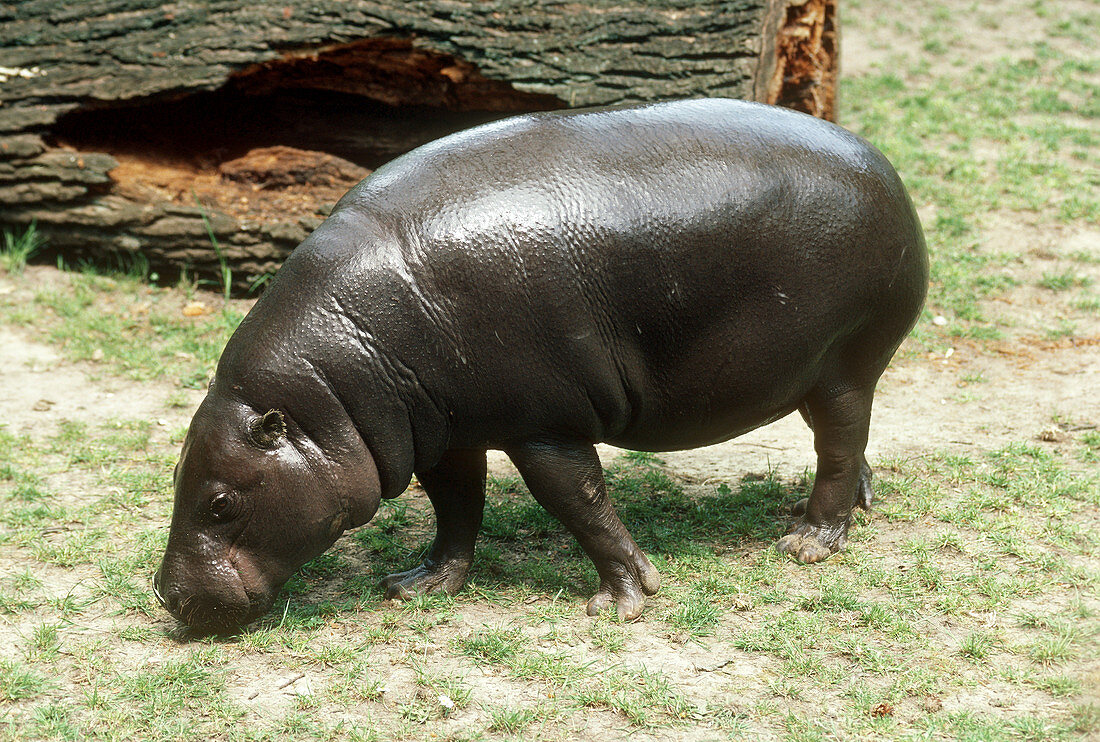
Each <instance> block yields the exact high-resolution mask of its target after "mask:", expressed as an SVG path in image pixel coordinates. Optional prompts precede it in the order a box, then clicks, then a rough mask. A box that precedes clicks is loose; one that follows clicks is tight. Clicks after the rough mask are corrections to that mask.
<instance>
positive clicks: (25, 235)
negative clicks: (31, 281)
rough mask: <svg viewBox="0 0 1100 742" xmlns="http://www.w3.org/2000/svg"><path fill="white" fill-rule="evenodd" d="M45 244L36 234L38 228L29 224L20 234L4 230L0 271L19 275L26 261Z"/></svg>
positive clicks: (0, 252) (33, 224)
mask: <svg viewBox="0 0 1100 742" xmlns="http://www.w3.org/2000/svg"><path fill="white" fill-rule="evenodd" d="M45 243H46V240H45V238H43V236H42V235H41V234H40V233H39V232H38V226H37V225H36V224H35V223H34V222H31V223H30V225H29V226H28V227H27V228H26V229H25V230H24V231H23V232H22V233H21V234H16V233H15V232H11V231H9V230H4V244H3V245H2V246H0V269H3V270H5V271H7V272H8V273H11V274H14V275H19V274H20V273H22V272H23V269H24V268H26V267H27V261H28V260H30V259H31V258H32V257H34V255H35V253H37V252H38V251H39V249H40V248H41V247H42V246H43V245H44V244H45Z"/></svg>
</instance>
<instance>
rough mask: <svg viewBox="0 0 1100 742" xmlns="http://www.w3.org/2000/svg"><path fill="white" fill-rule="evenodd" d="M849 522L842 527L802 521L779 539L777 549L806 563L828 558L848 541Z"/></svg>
mask: <svg viewBox="0 0 1100 742" xmlns="http://www.w3.org/2000/svg"><path fill="white" fill-rule="evenodd" d="M847 532H848V524H847V523H845V524H844V525H843V526H841V527H830V526H815V525H811V524H809V523H805V522H803V523H801V524H800V525H798V526H796V527H795V528H794V530H793V531H792V532H791V533H789V534H787V535H786V536H784V537H783V538H781V539H779V541H777V542H776V544H775V549H776V551H778V552H779V553H780V554H790V555H791V556H793V557H794V558H795V559H797V560H798V561H800V562H803V563H804V564H813V563H814V562H820V561H823V560H825V559H828V558H829V557H831V556H832V555H833V554H835V553H837V552H838V551H840V550H841V549H843V548H844V544H845V543H847V541H848V533H847Z"/></svg>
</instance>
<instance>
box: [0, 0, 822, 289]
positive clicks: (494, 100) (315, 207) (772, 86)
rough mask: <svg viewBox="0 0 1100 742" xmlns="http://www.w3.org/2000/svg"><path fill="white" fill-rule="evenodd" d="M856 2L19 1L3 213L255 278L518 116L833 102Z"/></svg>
mask: <svg viewBox="0 0 1100 742" xmlns="http://www.w3.org/2000/svg"><path fill="white" fill-rule="evenodd" d="M835 3H836V0H728V1H726V2H718V1H717V0H708V1H702V2H695V1H693V0H662V1H654V2H642V1H641V0H624V1H622V2H610V1H608V0H594V1H593V2H589V3H586V4H575V3H564V2H552V1H551V2H543V3H533V2H529V1H525V0H486V1H484V2H477V1H473V0H471V1H461V0H424V1H423V2H415V3H412V2H402V1H400V0H388V1H380V0H376V1H369V0H346V1H340V0H283V1H282V2H280V3H276V4H272V5H268V4H265V3H253V2H246V1H245V0H219V1H218V2H199V1H197V0H187V1H182V2H174V3H162V2H155V1H154V0H84V1H83V2H80V3H67V4H62V3H56V2H52V1H51V0H29V1H26V2H22V3H17V4H8V5H3V6H0V48H2V49H3V50H4V57H3V63H2V66H0V226H4V227H5V228H9V229H20V228H21V227H23V226H25V225H27V224H29V223H31V222H32V221H36V222H37V223H38V228H39V231H40V232H42V233H43V234H44V235H45V236H46V237H47V238H48V240H49V244H50V245H51V246H52V248H54V249H55V250H61V251H63V252H65V253H67V254H81V255H85V256H87V255H93V256H95V255H104V254H109V253H117V254H122V255H129V256H132V258H131V259H132V260H135V261H138V262H140V263H142V264H147V265H151V266H153V267H154V268H158V269H161V270H163V269H164V266H167V265H174V266H182V267H185V268H186V269H188V270H192V271H196V272H199V273H216V272H218V271H219V270H221V269H223V268H224V267H225V266H226V265H228V266H231V267H232V268H233V271H234V277H235V279H236V280H237V281H238V282H239V283H248V282H250V281H252V280H253V279H255V278H256V277H257V276H262V275H264V274H266V273H269V272H270V271H272V270H274V268H275V267H277V266H278V264H279V263H280V262H281V261H282V259H283V258H284V257H285V256H286V255H287V254H288V253H289V251H290V250H292V249H293V248H294V246H295V245H297V244H298V242H299V241H300V240H302V239H303V238H304V237H305V236H306V234H307V233H308V232H309V231H310V230H312V229H313V228H314V227H315V226H316V225H317V224H318V223H320V221H321V219H323V218H324V216H325V214H326V213H327V210H328V209H329V208H331V204H332V203H333V202H335V200H336V199H337V198H338V197H339V196H340V195H341V194H342V193H343V192H344V191H345V190H347V188H348V187H350V186H351V185H353V184H354V183H355V182H357V181H358V180H359V179H360V178H362V177H363V176H364V175H365V174H366V173H368V172H369V170H370V169H371V168H374V167H377V166H378V165H380V164H381V163H383V162H385V161H386V160H388V159H390V158H392V157H394V156H396V155H398V154H400V153H402V152H405V151H407V150H409V149H411V148H413V147H415V146H417V145H419V144H421V143H423V142H425V141H428V140H430V139H433V138H436V137H438V136H441V135H443V134H446V133H449V132H452V131H455V130H458V129H461V128H465V127H467V126H470V125H472V124H476V123H480V122H483V121H487V120H490V119H493V118H496V117H500V116H502V115H507V114H509V113H513V112H520V111H535V110H546V109H552V108H563V107H575V106H590V105H605V104H613V103H622V102H630V101H644V100H655V99H667V98H680V97H691V96H727V97H737V98H746V99H752V100H761V101H765V102H770V103H778V104H780V105H787V106H791V107H794V108H798V109H800V110H804V111H807V112H809V113H812V114H814V115H817V116H822V117H825V118H830V119H831V118H833V114H834V107H835V81H836V59H837V29H836V21H835V12H834V11H835ZM215 243H216V244H217V246H218V248H219V249H218V250H215Z"/></svg>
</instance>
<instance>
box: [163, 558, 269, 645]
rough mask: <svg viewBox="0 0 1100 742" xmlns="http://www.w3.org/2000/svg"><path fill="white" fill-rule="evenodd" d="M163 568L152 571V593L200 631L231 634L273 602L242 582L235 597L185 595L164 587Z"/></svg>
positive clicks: (200, 594) (180, 617) (183, 621)
mask: <svg viewBox="0 0 1100 742" xmlns="http://www.w3.org/2000/svg"><path fill="white" fill-rule="evenodd" d="M162 569H163V568H162ZM162 569H158V570H157V571H156V572H155V573H154V574H153V578H152V591H153V596H154V597H155V598H156V599H157V602H158V603H160V604H161V606H163V607H164V608H165V609H166V610H167V611H168V612H169V613H171V614H172V615H173V616H174V617H175V618H176V619H178V620H179V621H181V622H182V623H184V624H186V625H187V626H188V627H189V628H191V629H192V630H193V631H195V632H197V633H199V634H203V635H206V634H228V633H233V632H236V631H239V630H240V629H241V628H243V627H244V626H245V625H246V624H248V623H250V622H252V621H254V620H256V619H257V618H259V617H260V616H262V615H264V614H265V613H267V611H268V609H269V608H270V607H271V604H272V602H273V600H272V599H270V598H268V597H267V596H265V595H258V594H256V593H253V592H251V591H249V590H248V589H247V588H246V587H245V586H244V583H243V581H240V582H239V584H238V585H235V586H234V587H236V588H238V589H239V592H238V591H234V592H237V593H238V594H237V595H235V596H234V597H235V598H236V599H234V600H226V599H225V598H224V596H222V597H216V596H214V595H211V594H209V593H190V594H184V593H182V592H181V591H179V590H177V589H174V588H166V587H165V586H164V580H163V577H162ZM238 580H240V578H239V576H238Z"/></svg>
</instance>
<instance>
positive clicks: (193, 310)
mask: <svg viewBox="0 0 1100 742" xmlns="http://www.w3.org/2000/svg"><path fill="white" fill-rule="evenodd" d="M206 311H207V310H206V305H205V304H203V303H202V302H201V301H193V302H191V303H190V304H188V305H187V306H185V307H184V308H183V316H184V317H201V316H202V315H204V314H206Z"/></svg>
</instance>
